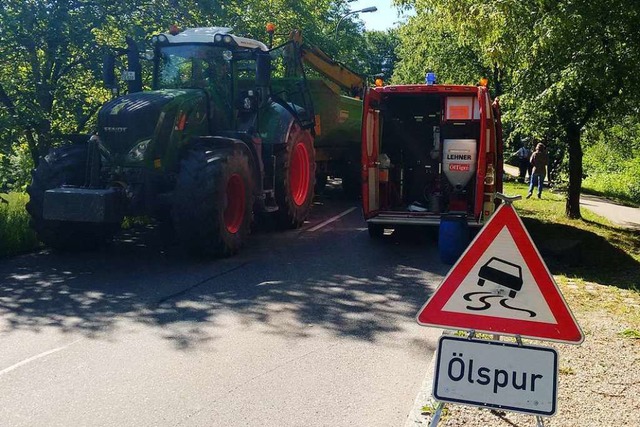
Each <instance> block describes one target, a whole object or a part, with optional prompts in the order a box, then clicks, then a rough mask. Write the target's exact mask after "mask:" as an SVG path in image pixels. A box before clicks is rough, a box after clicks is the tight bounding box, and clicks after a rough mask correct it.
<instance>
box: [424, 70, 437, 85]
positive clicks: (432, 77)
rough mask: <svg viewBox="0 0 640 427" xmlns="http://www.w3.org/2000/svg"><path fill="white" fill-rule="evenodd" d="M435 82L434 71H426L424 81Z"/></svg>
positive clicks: (430, 83) (427, 82)
mask: <svg viewBox="0 0 640 427" xmlns="http://www.w3.org/2000/svg"><path fill="white" fill-rule="evenodd" d="M435 82H436V73H433V72H431V71H430V72H428V73H427V77H426V78H425V83H426V84H428V85H432V84H435Z"/></svg>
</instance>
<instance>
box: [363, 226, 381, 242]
mask: <svg viewBox="0 0 640 427" xmlns="http://www.w3.org/2000/svg"><path fill="white" fill-rule="evenodd" d="M367 228H368V229H369V237H371V238H372V239H380V238H382V236H384V227H383V226H382V225H381V224H367Z"/></svg>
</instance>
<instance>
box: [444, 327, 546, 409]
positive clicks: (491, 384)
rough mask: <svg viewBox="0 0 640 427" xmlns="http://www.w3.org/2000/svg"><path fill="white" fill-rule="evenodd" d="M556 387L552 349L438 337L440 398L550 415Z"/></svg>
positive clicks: (453, 401)
mask: <svg viewBox="0 0 640 427" xmlns="http://www.w3.org/2000/svg"><path fill="white" fill-rule="evenodd" d="M557 390H558V353H557V352H556V350H554V349H553V348H548V347H537V346H519V345H517V344H514V343H507V342H503V341H484V340H470V339H467V338H459V337H451V336H442V337H441V338H440V340H439V342H438V356H437V359H436V372H435V378H434V382H433V396H434V398H435V399H436V400H439V401H443V402H452V403H461V404H465V405H472V406H480V407H489V408H499V409H505V410H509V411H515V412H524V413H527V414H535V415H546V416H550V415H553V414H555V412H556V400H557Z"/></svg>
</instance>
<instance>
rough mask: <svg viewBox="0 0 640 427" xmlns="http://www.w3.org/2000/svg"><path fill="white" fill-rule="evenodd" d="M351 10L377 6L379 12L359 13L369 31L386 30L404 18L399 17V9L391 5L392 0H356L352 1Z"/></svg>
mask: <svg viewBox="0 0 640 427" xmlns="http://www.w3.org/2000/svg"><path fill="white" fill-rule="evenodd" d="M350 5H351V10H358V9H364V8H365V7H370V6H375V7H377V8H378V11H377V12H370V13H359V14H358V15H357V17H359V18H360V19H361V20H362V21H363V22H364V25H365V28H366V29H367V30H368V31H374V30H375V31H384V30H387V29H389V28H392V27H394V26H396V25H395V23H396V21H399V20H401V19H402V18H400V17H398V10H397V9H396V8H395V7H394V6H392V5H391V0H355V1H352V2H351V3H350Z"/></svg>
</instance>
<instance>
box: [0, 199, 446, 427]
mask: <svg viewBox="0 0 640 427" xmlns="http://www.w3.org/2000/svg"><path fill="white" fill-rule="evenodd" d="M352 208H355V209H352ZM436 246H437V245H436V242H435V240H434V239H433V237H431V238H430V237H428V236H427V237H423V238H422V239H416V233H411V236H405V237H404V238H398V237H388V238H385V239H384V241H382V242H376V241H371V240H370V239H369V236H368V233H367V231H366V227H365V223H364V221H363V220H362V218H361V213H360V209H359V207H357V202H354V201H347V200H340V199H339V198H334V199H330V198H326V197H325V198H319V199H318V203H317V205H316V206H315V208H314V210H313V214H312V215H311V218H310V221H309V223H308V224H306V225H305V226H304V227H303V228H302V229H300V230H291V231H286V232H264V231H263V232H257V233H255V234H254V235H253V236H252V238H251V241H250V243H249V245H248V247H247V248H246V249H245V250H244V251H243V252H242V253H241V254H240V255H238V256H236V257H233V258H228V259H221V260H215V261H203V260H193V259H190V258H188V257H186V256H183V255H182V253H181V252H180V251H179V250H178V249H177V248H176V247H174V246H172V245H171V244H168V243H166V242H164V241H163V239H162V236H161V234H160V233H159V232H158V231H157V230H153V229H151V230H147V229H136V230H133V231H131V232H129V233H125V234H123V235H122V236H120V237H119V239H118V240H117V241H116V242H115V243H114V244H113V245H111V246H110V247H108V248H106V249H104V250H101V251H99V252H94V253H83V254H75V255H70V254H65V255H58V254H52V253H49V252H46V251H45V252H42V253H36V254H29V255H23V256H19V257H16V258H13V259H5V260H2V261H0V349H2V350H1V351H0V426H3V427H4V426H30V427H34V426H66V427H69V426H89V425H90V426H137V427H139V426H367V427H371V426H403V425H404V424H405V422H406V420H407V416H408V415H409V413H410V412H411V410H412V406H413V404H414V400H415V398H416V396H417V395H418V393H419V392H420V388H421V384H422V381H423V378H424V377H425V373H426V372H427V370H428V369H429V366H428V365H429V361H430V359H431V356H432V354H433V350H434V346H435V343H436V339H437V336H438V335H439V331H438V330H434V329H431V328H424V327H420V326H418V325H417V324H416V321H415V315H416V313H417V311H418V310H419V308H420V307H421V306H422V304H423V303H424V302H425V301H426V300H427V298H428V296H429V295H430V293H431V292H432V291H433V290H434V289H435V287H436V286H437V285H438V284H439V282H440V281H441V280H442V277H443V275H444V274H445V273H446V271H447V269H448V266H446V265H444V264H442V263H440V261H439V259H438V256H437V247H436Z"/></svg>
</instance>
